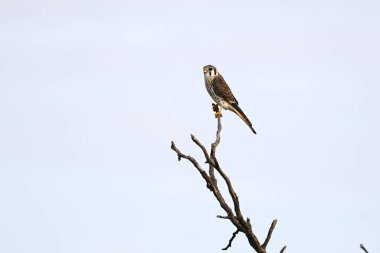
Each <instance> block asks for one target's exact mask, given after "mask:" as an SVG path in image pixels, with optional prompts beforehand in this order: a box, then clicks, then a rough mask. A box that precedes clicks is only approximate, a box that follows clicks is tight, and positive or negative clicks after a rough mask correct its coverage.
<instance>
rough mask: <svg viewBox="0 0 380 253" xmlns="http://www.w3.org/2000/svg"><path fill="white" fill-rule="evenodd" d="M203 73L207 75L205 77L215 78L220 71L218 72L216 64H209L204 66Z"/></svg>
mask: <svg viewBox="0 0 380 253" xmlns="http://www.w3.org/2000/svg"><path fill="white" fill-rule="evenodd" d="M203 74H204V75H205V78H207V79H208V78H213V77H215V76H217V75H218V74H219V73H218V70H217V69H216V68H215V67H214V66H212V65H207V66H204V67H203Z"/></svg>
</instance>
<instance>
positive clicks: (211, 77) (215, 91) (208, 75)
mask: <svg viewBox="0 0 380 253" xmlns="http://www.w3.org/2000/svg"><path fill="white" fill-rule="evenodd" d="M203 73H204V76H205V83H206V89H207V91H208V93H209V94H210V96H211V97H212V99H213V100H214V101H215V103H216V105H215V104H213V106H212V108H213V110H214V111H215V117H216V118H219V117H222V108H224V109H226V110H230V111H233V112H234V113H236V114H237V115H238V116H239V117H240V118H241V119H242V120H243V121H244V122H245V123H246V124H247V125H248V126H249V128H251V130H252V132H253V133H254V134H256V131H255V129H253V127H252V123H251V122H250V121H249V119H248V118H247V116H245V114H244V112H243V111H242V110H241V109H240V107H239V102H238V101H237V100H236V98H235V96H234V94H232V91H231V89H230V87H228V85H227V83H226V81H224V79H223V77H222V75H221V74H219V72H218V70H217V69H216V68H215V67H214V66H212V65H207V66H204V67H203ZM218 105H220V106H221V108H219V107H218Z"/></svg>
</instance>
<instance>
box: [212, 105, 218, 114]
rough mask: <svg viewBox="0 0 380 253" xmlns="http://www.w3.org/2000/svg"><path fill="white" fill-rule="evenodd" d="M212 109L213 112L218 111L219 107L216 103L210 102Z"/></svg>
mask: <svg viewBox="0 0 380 253" xmlns="http://www.w3.org/2000/svg"><path fill="white" fill-rule="evenodd" d="M212 110H213V111H214V112H218V111H219V107H218V105H217V104H214V103H212Z"/></svg>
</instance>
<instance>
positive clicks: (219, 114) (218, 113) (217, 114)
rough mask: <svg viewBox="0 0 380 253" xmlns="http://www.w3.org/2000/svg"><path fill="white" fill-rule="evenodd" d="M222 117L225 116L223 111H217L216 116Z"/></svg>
mask: <svg viewBox="0 0 380 253" xmlns="http://www.w3.org/2000/svg"><path fill="white" fill-rule="evenodd" d="M221 117H223V115H222V112H221V111H217V112H215V118H221Z"/></svg>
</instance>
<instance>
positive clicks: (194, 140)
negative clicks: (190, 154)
mask: <svg viewBox="0 0 380 253" xmlns="http://www.w3.org/2000/svg"><path fill="white" fill-rule="evenodd" d="M191 139H192V140H193V142H194V143H195V144H197V145H198V147H200V148H201V149H202V151H203V154H204V155H205V157H206V163H210V162H211V161H210V156H209V155H208V153H207V150H206V148H205V146H203V144H202V143H200V141H199V140H198V139H197V137H195V136H194V135H193V134H192V135H191Z"/></svg>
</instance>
